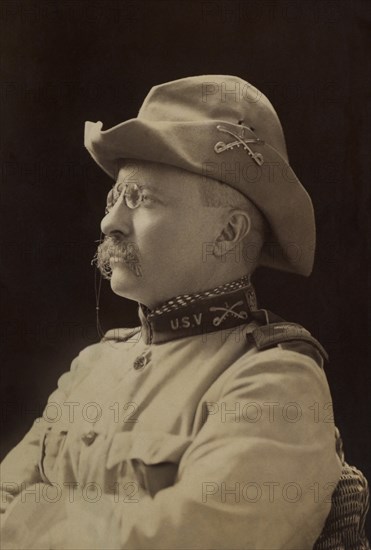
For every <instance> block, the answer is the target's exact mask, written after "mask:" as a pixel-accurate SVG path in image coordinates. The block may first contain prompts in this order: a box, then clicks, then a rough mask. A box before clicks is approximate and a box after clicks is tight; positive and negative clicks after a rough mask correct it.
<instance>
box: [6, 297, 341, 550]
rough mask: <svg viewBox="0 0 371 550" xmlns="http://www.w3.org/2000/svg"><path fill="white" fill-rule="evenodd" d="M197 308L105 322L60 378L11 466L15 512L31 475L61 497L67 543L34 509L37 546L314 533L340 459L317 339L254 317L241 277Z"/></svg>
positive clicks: (46, 495) (161, 543)
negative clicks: (137, 321)
mask: <svg viewBox="0 0 371 550" xmlns="http://www.w3.org/2000/svg"><path fill="white" fill-rule="evenodd" d="M236 304H239V305H236ZM250 305H251V304H250ZM201 306H202V307H201V309H200V303H199V302H196V303H193V304H188V305H187V304H185V305H184V306H183V308H182V309H180V310H179V309H175V310H171V311H170V312H168V311H165V312H162V315H158V316H157V317H156V316H155V317H154V318H152V319H151V315H148V311H147V310H146V308H145V307H144V306H143V307H140V310H139V311H140V317H141V321H142V327H141V329H137V330H134V331H130V330H129V329H125V330H120V331H118V330H115V331H109V333H107V334H106V336H105V338H103V339H102V341H101V342H100V343H97V344H94V345H91V346H89V347H87V348H86V349H84V350H83V351H82V352H81V353H80V354H79V356H78V357H77V358H76V359H74V361H73V362H72V365H71V369H70V371H69V372H67V373H65V374H63V375H62V376H61V378H60V379H59V382H58V388H57V389H56V391H55V392H54V393H52V394H51V395H50V398H49V401H48V404H47V406H46V408H45V411H44V414H43V417H42V418H41V419H37V420H36V421H35V423H34V425H33V427H32V428H31V429H30V431H29V432H28V434H27V435H26V436H25V438H24V439H23V440H22V441H21V442H20V443H19V444H18V446H17V447H15V448H14V449H13V450H12V451H11V452H10V453H9V454H8V456H7V457H6V458H5V460H4V462H3V464H2V487H3V491H4V493H5V494H6V496H7V499H8V501H9V502H10V501H12V500H13V502H12V503H11V504H10V506H9V510H11V509H12V507H13V506H14V503H15V502H16V501H17V500H18V501H19V500H20V499H21V497H22V495H23V494H27V490H29V491H30V494H31V497H32V494H34V493H31V490H35V487H38V489H39V491H40V490H41V491H42V492H41V497H40V499H39V500H41V501H42V503H41V504H43V505H45V502H48V503H50V504H48V507H49V508H53V506H55V501H56V500H58V506H62V504H61V503H63V510H64V512H63V514H64V520H63V522H62V523H61V524H60V525H61V526H63V533H64V534H65V541H64V542H63V543H59V544H62V545H61V546H58V542H56V541H54V542H53V536H54V535H53V533H54V531H55V530H58V527H57V524H58V521H57V520H56V521H54V520H53V519H52V520H51V521H50V523H48V525H45V522H44V524H42V525H41V526H39V527H38V526H37V521H36V523H35V524H33V525H35V527H33V528H32V529H31V530H30V532H32V537H36V542H34V543H33V544H36V546H35V548H37V547H40V546H37V537H42V535H45V532H46V531H47V532H49V539H48V541H49V542H47V543H46V546H45V547H48V548H59V547H61V548H125V549H126V548H127V549H144V548H151V549H161V550H164V549H191V548H192V549H193V548H194V549H196V548H197V549H228V550H232V549H250V548H251V549H252V548H254V549H259V550H263V549H267V550H268V549H269V550H271V549H278V548H280V549H281V548H285V549H296V550H297V549H309V548H312V547H313V545H314V543H315V541H316V539H317V538H318V536H319V535H320V533H321V530H322V529H323V526H324V523H325V520H326V517H327V515H328V513H329V511H330V506H331V494H332V492H333V490H334V488H335V486H336V484H337V482H338V480H339V477H340V473H341V463H340V461H339V459H338V457H337V454H336V450H335V437H334V423H333V418H332V412H331V396H330V392H329V388H328V384H327V381H326V376H325V373H324V371H323V368H322V363H323V359H322V357H321V352H322V350H321V348H320V346H319V345H316V343H315V341H314V339H311V337H310V335H309V333H307V331H305V330H304V329H302V327H299V326H298V325H292V324H290V323H283V322H281V323H275V324H274V323H273V324H272V323H270V324H269V325H268V329H267V327H266V326H265V325H264V326H263V325H262V323H259V322H258V319H259V315H260V317H261V316H267V315H268V314H267V312H265V311H264V310H263V311H260V312H255V314H251V311H250V309H249V302H248V295H247V293H246V289H242V290H241V289H239V290H235V291H233V292H230V293H229V294H224V295H223V296H218V297H215V296H214V297H211V298H210V297H207V298H206V299H205V300H203V301H202V304H201ZM245 313H246V315H244V314H245ZM200 315H201V316H200ZM268 321H269V319H268ZM156 323H157V324H156ZM218 323H219V324H218ZM200 327H201V328H200ZM40 483H42V484H46V485H36V486H35V487H33V486H34V485H35V484H40ZM40 487H41V489H40ZM45 488H46V489H47V491H46V492H45ZM53 491H54V492H53ZM62 493H63V497H62V496H61V494H62ZM66 494H68V498H67V497H66ZM58 495H59V497H58ZM39 496H40V495H39ZM31 497H30V495H29V498H31ZM53 499H54V500H53ZM41 504H40V503H39V504H38V505H37V504H36V505H35V508H36V510H37V506H39V509H40V510H41ZM7 514H9V512H7V513H6V514H5V518H6V515H7ZM33 517H34V518H35V517H36V518H38V515H36V516H35V515H34V516H33ZM52 517H53V516H52ZM5 523H6V522H5ZM38 530H39V532H37V531H38ZM59 536H61V535H59ZM32 537H31V538H32ZM80 539H81V540H80ZM48 544H49V546H48ZM84 544H85V545H86V546H84ZM79 545H80V546H79ZM29 547H30V548H31V547H32V544H31V543H30V546H29Z"/></svg>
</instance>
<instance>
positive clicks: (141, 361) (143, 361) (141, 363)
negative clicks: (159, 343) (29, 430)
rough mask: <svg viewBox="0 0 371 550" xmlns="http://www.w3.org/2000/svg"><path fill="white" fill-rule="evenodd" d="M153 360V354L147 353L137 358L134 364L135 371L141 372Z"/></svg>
mask: <svg viewBox="0 0 371 550" xmlns="http://www.w3.org/2000/svg"><path fill="white" fill-rule="evenodd" d="M150 360H151V352H148V351H145V352H143V353H142V354H141V355H139V357H137V358H136V359H135V361H134V363H133V367H134V369H135V370H140V369H142V368H143V367H145V366H146V365H147V364H148V363H149V362H150Z"/></svg>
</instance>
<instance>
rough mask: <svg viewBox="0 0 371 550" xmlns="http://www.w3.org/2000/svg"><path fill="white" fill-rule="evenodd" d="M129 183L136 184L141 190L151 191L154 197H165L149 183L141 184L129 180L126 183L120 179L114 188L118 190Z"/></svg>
mask: <svg viewBox="0 0 371 550" xmlns="http://www.w3.org/2000/svg"><path fill="white" fill-rule="evenodd" d="M127 183H136V184H137V185H138V187H139V189H143V190H147V189H148V191H151V193H153V194H154V195H159V196H163V195H164V193H163V192H161V190H160V189H159V188H158V187H155V186H154V185H153V184H152V183H149V182H139V181H134V180H128V181H125V179H118V180H117V181H116V183H115V184H114V186H113V187H114V188H115V189H117V188H118V187H119V186H123V185H126V184H127Z"/></svg>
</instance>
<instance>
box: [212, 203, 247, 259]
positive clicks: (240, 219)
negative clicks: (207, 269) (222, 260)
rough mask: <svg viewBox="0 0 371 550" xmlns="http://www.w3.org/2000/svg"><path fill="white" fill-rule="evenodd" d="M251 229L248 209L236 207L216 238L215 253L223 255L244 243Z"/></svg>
mask: <svg viewBox="0 0 371 550" xmlns="http://www.w3.org/2000/svg"><path fill="white" fill-rule="evenodd" d="M250 231H251V218H250V216H249V213H248V212H246V210H242V209H239V208H238V209H237V208H234V209H233V210H231V211H230V212H229V214H228V217H227V220H226V222H225V225H224V227H223V229H222V231H221V232H220V234H219V235H218V237H217V238H216V240H215V246H214V254H215V255H216V256H221V255H223V254H225V253H226V252H228V251H229V250H231V249H232V248H234V247H235V246H236V245H237V244H238V243H242V242H243V240H244V238H245V237H246V236H247V235H248V234H249V232H250Z"/></svg>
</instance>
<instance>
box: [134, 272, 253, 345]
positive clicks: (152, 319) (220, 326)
mask: <svg viewBox="0 0 371 550" xmlns="http://www.w3.org/2000/svg"><path fill="white" fill-rule="evenodd" d="M138 306H139V308H138V314H139V319H140V322H141V325H142V337H143V339H144V342H145V343H146V344H160V343H163V342H168V341H170V340H176V339H178V338H185V337H187V336H195V335H198V334H205V333H208V332H215V331H219V330H230V329H232V328H234V327H237V326H239V325H242V324H246V323H249V322H250V321H251V320H252V315H251V312H252V311H256V309H257V303H256V295H255V290H254V287H253V285H252V284H251V281H250V277H249V276H244V277H241V278H240V279H236V280H235V281H232V282H229V283H226V284H224V285H220V286H218V287H216V288H213V289H210V290H206V291H203V292H199V293H195V294H182V295H179V296H175V297H174V298H172V299H170V300H167V301H166V302H164V303H163V304H160V305H159V306H157V307H156V308H154V309H153V310H150V309H149V308H148V307H146V306H145V305H144V304H141V303H139V304H138Z"/></svg>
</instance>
